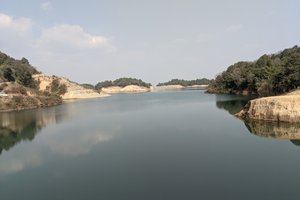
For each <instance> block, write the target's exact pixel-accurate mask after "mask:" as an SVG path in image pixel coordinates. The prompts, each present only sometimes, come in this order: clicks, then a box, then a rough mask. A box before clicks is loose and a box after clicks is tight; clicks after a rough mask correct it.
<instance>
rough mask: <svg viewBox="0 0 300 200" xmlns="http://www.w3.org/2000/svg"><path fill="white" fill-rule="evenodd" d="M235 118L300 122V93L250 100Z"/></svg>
mask: <svg viewBox="0 0 300 200" xmlns="http://www.w3.org/2000/svg"><path fill="white" fill-rule="evenodd" d="M236 116H237V117H240V118H243V119H254V120H267V121H278V122H292V123H294V122H300V91H299V90H297V91H294V92H291V93H288V94H286V95H282V96H272V97H264V98H258V99H254V100H251V101H249V103H248V104H247V105H246V107H245V108H244V109H243V110H242V111H240V112H239V113H237V114H236Z"/></svg>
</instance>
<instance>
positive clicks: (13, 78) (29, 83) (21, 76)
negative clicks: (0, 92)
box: [0, 52, 38, 88]
mask: <svg viewBox="0 0 300 200" xmlns="http://www.w3.org/2000/svg"><path fill="white" fill-rule="evenodd" d="M37 73H38V71H37V70H36V69H35V68H34V67H33V66H31V65H30V64H29V62H28V60H27V59H26V58H22V59H21V60H16V59H14V58H11V57H10V56H8V55H6V54H4V53H2V52H0V82H6V81H8V82H17V83H19V84H21V85H23V86H26V87H31V88H34V87H35V86H36V85H35V82H34V80H33V78H32V75H33V74H37Z"/></svg>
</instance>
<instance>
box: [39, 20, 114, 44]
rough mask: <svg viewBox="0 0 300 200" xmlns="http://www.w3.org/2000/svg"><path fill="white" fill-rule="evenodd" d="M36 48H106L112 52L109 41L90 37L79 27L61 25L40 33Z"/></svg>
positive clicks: (97, 36) (94, 36)
mask: <svg viewBox="0 0 300 200" xmlns="http://www.w3.org/2000/svg"><path fill="white" fill-rule="evenodd" d="M37 45H38V47H41V46H42V47H46V48H47V47H50V48H63V49H69V48H73V49H74V48H77V49H95V48H99V47H107V48H109V49H110V50H112V48H113V47H112V45H111V44H110V42H109V39H108V38H106V37H104V36H100V35H91V34H89V33H87V32H85V31H84V30H83V28H81V27H80V26H79V25H69V24H63V25H58V26H54V27H51V28H48V29H45V30H44V31H42V34H41V37H40V38H39V40H38V42H37Z"/></svg>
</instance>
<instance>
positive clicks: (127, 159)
mask: <svg viewBox="0 0 300 200" xmlns="http://www.w3.org/2000/svg"><path fill="white" fill-rule="evenodd" d="M247 100H248V99H247V98H246V97H241V96H231V95H215V94H206V93H204V91H203V90H184V91H177V92H176V91H173V92H152V93H141V94H118V95H112V96H110V97H107V98H97V99H89V100H84V101H72V102H67V103H64V104H63V105H60V106H55V107H49V108H43V109H36V110H27V111H21V112H12V113H0V195H1V197H0V198H1V200H17V199H28V200H54V199H55V200H60V199H61V200H67V199H70V200H86V199H103V200H135V199H136V200H177V199H183V200H190V199H191V200H196V199H197V200H198V199H208V200H209V199H222V200H223V199H230V200H233V199H237V200H241V199H243V200H245V199H249V200H252V199H263V200H268V199H272V200H277V199H278V200H282V199H289V200H291V199H299V186H300V146H299V145H300V142H299V141H300V125H297V124H296V125H295V124H294V125H292V124H278V123H276V124H273V123H266V122H247V123H245V122H243V121H241V120H240V119H238V118H236V117H234V116H233V115H232V114H233V113H236V112H238V111H239V110H240V109H241V108H242V107H243V106H244V105H245V104H246V103H247Z"/></svg>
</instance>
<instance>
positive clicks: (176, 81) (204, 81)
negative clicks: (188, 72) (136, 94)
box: [157, 78, 211, 86]
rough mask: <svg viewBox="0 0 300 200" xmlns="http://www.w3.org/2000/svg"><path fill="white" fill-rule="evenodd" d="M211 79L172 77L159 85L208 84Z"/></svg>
mask: <svg viewBox="0 0 300 200" xmlns="http://www.w3.org/2000/svg"><path fill="white" fill-rule="evenodd" d="M210 82H211V80H209V79H206V78H202V79H196V80H190V81H187V80H182V79H172V80H170V81H168V82H165V83H159V84H157V86H166V85H182V86H192V85H208V84H210Z"/></svg>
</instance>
